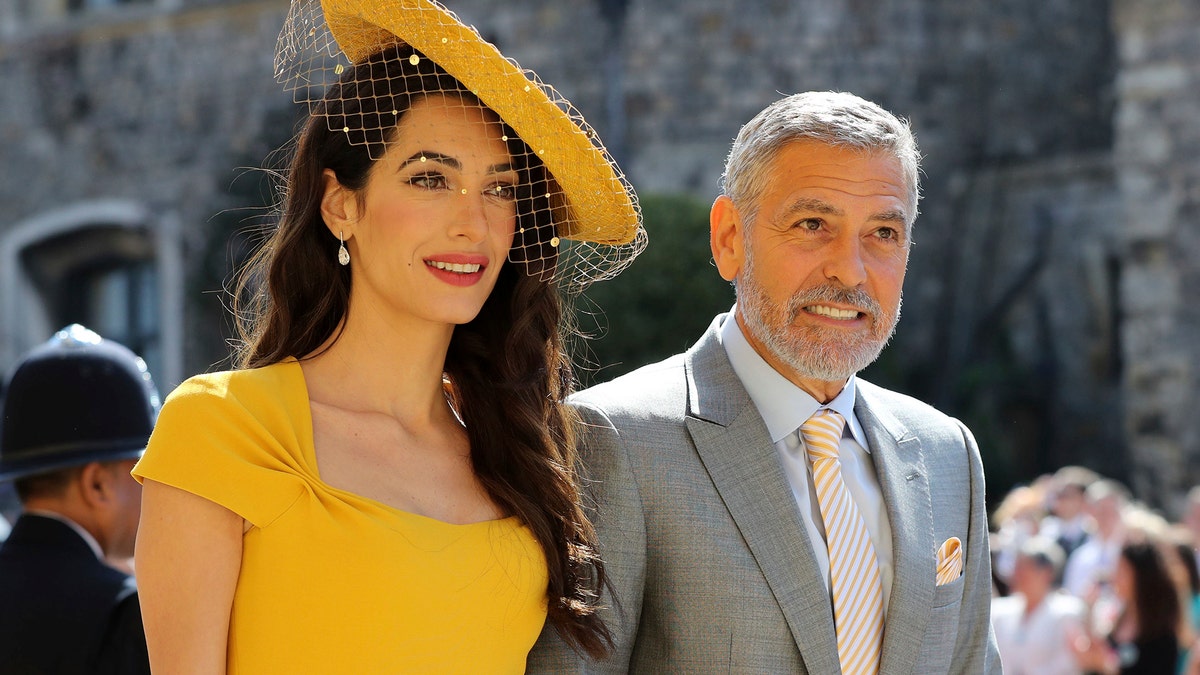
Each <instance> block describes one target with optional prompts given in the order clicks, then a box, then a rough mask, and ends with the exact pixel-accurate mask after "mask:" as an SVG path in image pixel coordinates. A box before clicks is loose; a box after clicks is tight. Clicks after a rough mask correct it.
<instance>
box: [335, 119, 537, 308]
mask: <svg viewBox="0 0 1200 675" xmlns="http://www.w3.org/2000/svg"><path fill="white" fill-rule="evenodd" d="M503 136H504V129H503V127H502V125H501V124H500V122H499V120H498V119H497V117H496V116H495V114H494V113H492V112H491V111H488V110H485V109H483V108H481V107H479V106H478V105H475V104H469V103H464V101H463V100H462V99H460V98H457V97H454V96H442V95H436V96H430V97H428V98H425V99H422V100H420V101H418V102H417V103H415V104H414V105H413V106H412V107H411V108H410V109H409V110H408V112H406V113H405V114H404V116H403V117H402V118H401V120H400V123H399V125H398V126H397V129H396V135H395V137H394V139H393V140H392V141H391V142H389V143H388V145H387V151H386V153H385V154H384V156H383V157H382V158H380V159H379V161H377V162H376V163H375V165H374V166H373V167H372V168H371V171H370V174H369V175H368V179H367V185H366V187H365V188H364V189H363V190H362V191H361V193H359V194H358V195H354V194H353V193H350V192H349V191H344V199H343V200H342V202H341V206H342V207H343V208H344V210H345V212H346V214H347V219H346V220H345V228H346V231H345V232H344V236H345V237H346V238H347V242H346V246H347V248H348V249H349V250H350V257H351V262H350V266H351V270H352V272H351V273H352V275H353V277H352V279H353V281H352V286H351V306H354V305H355V303H364V304H365V306H366V307H367V308H369V309H373V310H376V311H380V310H381V311H384V312H386V313H387V314H388V315H392V316H403V317H408V318H412V319H416V320H418V321H427V322H433V323H441V324H461V323H466V322H468V321H470V320H472V319H473V318H475V316H476V314H478V313H479V310H480V308H481V307H482V306H483V303H484V301H485V300H486V299H487V296H488V294H490V293H491V291H492V288H493V287H494V286H495V284H496V278H497V276H498V275H499V273H500V267H501V265H502V264H503V263H504V262H505V260H506V259H507V257H508V251H509V248H511V246H512V241H513V230H514V227H515V224H516V186H517V180H518V176H517V171H516V170H515V169H514V167H513V164H512V158H511V157H510V155H509V153H508V146H507V144H506V143H505V141H504V140H503ZM333 182H334V183H336V181H333ZM326 198H327V200H328V198H329V187H328V186H327V191H326ZM327 222H328V215H327ZM335 234H336V232H335ZM360 306H363V305H360Z"/></svg>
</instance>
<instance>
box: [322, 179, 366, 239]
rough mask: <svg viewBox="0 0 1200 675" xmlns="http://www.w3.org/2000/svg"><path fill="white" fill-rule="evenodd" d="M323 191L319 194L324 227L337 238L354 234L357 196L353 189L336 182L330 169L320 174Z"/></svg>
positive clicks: (356, 217) (344, 237)
mask: <svg viewBox="0 0 1200 675" xmlns="http://www.w3.org/2000/svg"><path fill="white" fill-rule="evenodd" d="M321 178H322V180H323V181H324V182H325V192H324V193H323V194H322V195H321V217H322V219H323V220H324V221H325V227H327V228H329V232H330V233H331V234H333V236H335V237H338V238H339V239H343V240H347V239H350V238H351V237H353V236H354V223H355V222H357V221H358V196H357V195H356V194H355V193H354V191H353V190H351V189H350V188H347V187H346V186H344V185H342V184H341V183H340V182H338V179H337V174H335V173H334V172H333V170H332V169H325V171H324V172H323V173H322V174H321Z"/></svg>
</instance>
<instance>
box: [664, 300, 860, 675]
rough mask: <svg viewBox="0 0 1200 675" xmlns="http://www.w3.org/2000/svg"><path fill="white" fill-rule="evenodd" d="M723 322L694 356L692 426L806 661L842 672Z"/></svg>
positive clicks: (816, 584) (791, 507) (821, 584)
mask: <svg viewBox="0 0 1200 675" xmlns="http://www.w3.org/2000/svg"><path fill="white" fill-rule="evenodd" d="M730 320H732V318H730ZM719 325H720V318H718V320H717V321H716V322H714V324H713V327H711V328H710V329H709V331H708V332H707V333H706V334H705V335H704V337H703V338H701V340H700V342H698V343H697V344H696V345H695V346H694V347H693V348H692V350H691V351H689V352H688V355H687V364H686V370H687V375H688V409H689V414H688V419H687V428H688V431H689V433H690V434H691V436H692V440H693V442H694V443H695V445H696V450H697V452H698V453H699V455H700V460H701V462H702V463H703V464H704V467H705V469H706V470H707V471H708V474H709V476H710V477H711V479H712V482H713V485H714V486H715V487H716V489H717V492H718V493H720V495H721V499H722V500H723V501H724V502H725V506H726V508H727V509H729V514H730V515H731V516H732V517H733V520H734V522H735V523H736V524H737V527H738V530H739V531H740V532H741V535H742V538H743V539H745V541H746V545H747V546H748V547H749V549H750V553H751V554H752V555H753V556H754V559H755V561H756V562H757V563H758V567H759V569H760V570H761V571H762V573H763V576H764V577H765V578H766V581H767V584H768V585H769V586H770V588H771V592H772V593H773V594H774V596H775V599H776V601H777V602H778V603H779V607H780V609H781V610H782V611H783V615H784V617H785V618H786V620H787V622H788V627H789V628H790V629H791V632H792V636H793V638H794V639H795V640H796V645H797V647H799V649H800V654H801V656H802V658H803V659H804V664H805V667H806V668H807V670H808V671H809V672H810V673H836V672H838V662H837V639H836V637H835V635H834V632H833V613H832V609H831V606H830V603H829V594H828V591H826V589H825V581H824V580H823V579H822V578H821V576H820V573H819V569H820V568H819V567H818V566H817V561H816V558H815V557H814V556H813V549H812V546H811V544H810V542H809V541H808V535H807V533H806V530H805V528H804V525H803V524H802V523H801V522H800V515H799V513H798V511H797V507H796V500H795V497H794V496H793V495H792V491H791V488H790V487H789V486H788V483H787V478H786V476H785V475H784V472H783V467H782V465H781V463H780V460H779V457H778V454H777V451H776V450H775V446H774V444H773V443H772V442H771V439H770V436H769V435H768V433H767V429H766V425H765V424H764V423H763V421H762V417H761V416H760V415H759V414H758V410H757V408H755V407H754V404H753V402H752V401H751V400H750V396H749V394H747V393H746V390H745V387H743V386H742V384H741V382H740V381H739V380H738V378H737V375H736V374H735V373H734V372H733V368H732V366H730V365H729V360H728V357H727V356H726V354H725V349H724V347H722V346H721V344H720V342H719V341H718V340H717V335H716V330H717V328H718V326H719Z"/></svg>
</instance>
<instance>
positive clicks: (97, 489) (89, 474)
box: [75, 462, 113, 508]
mask: <svg viewBox="0 0 1200 675" xmlns="http://www.w3.org/2000/svg"><path fill="white" fill-rule="evenodd" d="M75 480H76V485H77V487H78V488H79V495H80V497H82V498H83V501H84V503H85V504H87V505H88V506H90V507H93V508H94V507H96V506H100V505H103V504H105V503H107V502H108V501H109V500H111V499H112V492H113V490H112V484H111V482H112V476H111V475H110V473H109V471H108V469H107V468H106V467H105V466H104V465H103V464H101V463H100V462H89V463H87V464H85V465H84V466H83V469H81V470H80V471H79V475H78V476H77V477H76V479H75Z"/></svg>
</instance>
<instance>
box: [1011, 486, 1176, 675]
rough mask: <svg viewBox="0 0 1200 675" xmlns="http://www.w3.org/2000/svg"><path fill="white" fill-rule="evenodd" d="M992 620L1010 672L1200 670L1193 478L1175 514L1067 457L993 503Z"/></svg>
mask: <svg viewBox="0 0 1200 675" xmlns="http://www.w3.org/2000/svg"><path fill="white" fill-rule="evenodd" d="M991 537H992V541H991V544H992V562H993V565H992V575H993V591H994V593H993V601H992V625H993V627H994V630H995V632H996V641H997V643H998V645H999V648H1000V655H1001V658H1002V660H1003V663H1004V672H1005V673H1006V674H1009V675H1013V674H1015V675H1051V674H1062V675H1066V674H1081V673H1103V674H1105V675H1109V674H1113V675H1118V674H1119V675H1139V674H1144V675H1175V674H1176V673H1178V674H1183V675H1200V644H1198V643H1197V636H1198V635H1200V574H1198V573H1197V569H1198V566H1200V560H1198V558H1197V550H1196V545H1197V542H1200V487H1198V488H1195V489H1193V490H1192V492H1191V493H1190V494H1189V495H1188V500H1187V508H1186V510H1185V513H1184V514H1183V517H1182V519H1181V522H1172V521H1170V520H1168V519H1167V518H1165V517H1163V516H1162V515H1161V514H1160V513H1158V512H1157V511H1155V510H1153V509H1150V508H1148V507H1147V506H1145V505H1144V504H1141V503H1140V502H1138V501H1136V500H1134V499H1132V498H1131V496H1130V493H1129V491H1128V489H1127V488H1126V487H1125V486H1124V485H1122V484H1121V483H1120V482H1118V481H1115V480H1112V479H1110V478H1107V477H1104V476H1101V475H1098V474H1096V473H1095V472H1093V471H1090V470H1088V469H1085V468H1082V467H1077V466H1069V467H1064V468H1062V469H1060V470H1059V471H1057V472H1055V473H1054V474H1048V475H1044V476H1041V477H1039V478H1038V479H1036V480H1034V481H1033V482H1032V483H1030V484H1029V485H1022V486H1019V487H1016V488H1014V489H1013V490H1011V491H1010V492H1009V493H1008V494H1007V495H1005V497H1004V499H1003V500H1002V501H1001V502H1000V504H999V505H998V506H997V507H996V510H995V511H994V512H993V514H992V534H991Z"/></svg>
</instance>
